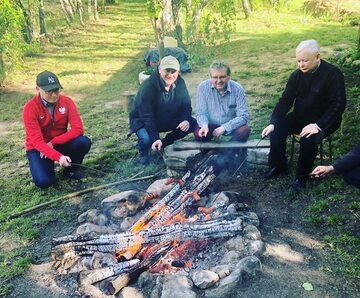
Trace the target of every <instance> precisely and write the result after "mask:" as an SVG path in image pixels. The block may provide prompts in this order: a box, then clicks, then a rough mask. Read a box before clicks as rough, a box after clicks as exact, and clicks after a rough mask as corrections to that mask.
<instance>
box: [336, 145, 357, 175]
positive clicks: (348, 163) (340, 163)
mask: <svg viewBox="0 0 360 298" xmlns="http://www.w3.org/2000/svg"><path fill="white" fill-rule="evenodd" d="M333 167H334V169H335V172H336V173H344V172H348V171H351V170H353V169H355V168H358V167H360V142H359V143H358V144H357V145H356V146H355V147H354V148H353V149H352V150H351V151H350V152H349V153H348V154H346V155H345V156H344V157H342V158H341V159H338V160H337V161H335V162H334V164H333Z"/></svg>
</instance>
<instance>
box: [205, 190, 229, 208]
mask: <svg viewBox="0 0 360 298" xmlns="http://www.w3.org/2000/svg"><path fill="white" fill-rule="evenodd" d="M229 202H230V198H229V196H227V195H226V193H225V192H218V193H216V194H211V195H210V201H209V202H208V204H209V205H210V206H224V205H228V204H229Z"/></svg>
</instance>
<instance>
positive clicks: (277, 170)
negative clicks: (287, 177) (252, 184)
mask: <svg viewBox="0 0 360 298" xmlns="http://www.w3.org/2000/svg"><path fill="white" fill-rule="evenodd" d="M287 173H288V170H287V167H274V168H270V170H268V171H267V172H266V173H265V174H264V178H265V179H272V178H275V177H277V176H279V175H281V174H287Z"/></svg>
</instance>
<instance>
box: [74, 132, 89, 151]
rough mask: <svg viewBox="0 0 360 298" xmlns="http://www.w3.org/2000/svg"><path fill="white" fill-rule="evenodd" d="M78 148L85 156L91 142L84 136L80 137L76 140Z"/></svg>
mask: <svg viewBox="0 0 360 298" xmlns="http://www.w3.org/2000/svg"><path fill="white" fill-rule="evenodd" d="M77 142H78V148H79V150H80V151H81V152H82V153H83V154H87V153H88V152H89V150H90V147H91V140H90V139H89V138H88V137H86V136H80V137H78V138H77Z"/></svg>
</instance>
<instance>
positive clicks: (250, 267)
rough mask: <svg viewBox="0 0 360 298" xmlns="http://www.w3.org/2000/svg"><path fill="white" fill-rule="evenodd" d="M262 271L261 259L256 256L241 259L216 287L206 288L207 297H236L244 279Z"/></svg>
mask: <svg viewBox="0 0 360 298" xmlns="http://www.w3.org/2000/svg"><path fill="white" fill-rule="evenodd" d="M260 271H261V263H260V260H259V259H258V258H257V257H255V256H250V257H245V258H243V259H241V260H240V261H239V262H238V263H237V264H236V266H235V270H234V271H233V272H231V274H230V275H229V276H227V277H225V278H223V279H221V280H220V282H219V285H218V286H217V287H215V288H211V289H207V290H205V297H206V298H219V297H236V292H237V291H238V289H239V287H240V286H241V284H242V281H243V280H244V279H246V278H248V277H253V276H255V275H256V274H258V273H259V272H260Z"/></svg>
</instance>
